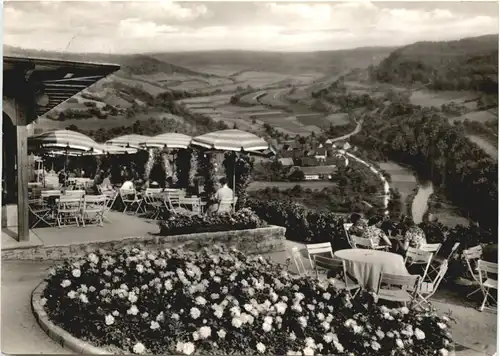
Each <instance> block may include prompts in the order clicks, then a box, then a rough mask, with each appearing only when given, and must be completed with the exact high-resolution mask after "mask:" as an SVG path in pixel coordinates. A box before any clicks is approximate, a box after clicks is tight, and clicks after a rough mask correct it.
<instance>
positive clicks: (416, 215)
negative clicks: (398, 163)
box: [411, 181, 434, 224]
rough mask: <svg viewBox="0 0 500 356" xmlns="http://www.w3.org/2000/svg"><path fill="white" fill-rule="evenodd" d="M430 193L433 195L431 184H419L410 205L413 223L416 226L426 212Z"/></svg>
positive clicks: (427, 182)
mask: <svg viewBox="0 0 500 356" xmlns="http://www.w3.org/2000/svg"><path fill="white" fill-rule="evenodd" d="M432 193H434V186H433V185H432V182H429V181H424V182H420V184H419V186H418V191H417V194H416V195H415V197H414V198H413V202H412V203H411V213H412V217H413V221H414V222H415V223H416V224H420V223H421V222H422V220H423V217H424V214H425V212H426V211H427V207H428V205H427V202H428V200H429V197H430V196H431V195H432Z"/></svg>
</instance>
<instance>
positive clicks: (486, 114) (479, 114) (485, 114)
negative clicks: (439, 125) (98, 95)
mask: <svg viewBox="0 0 500 356" xmlns="http://www.w3.org/2000/svg"><path fill="white" fill-rule="evenodd" d="M497 118H498V116H497V115H495V114H494V113H492V112H491V111H488V110H482V111H475V112H470V113H467V114H464V115H462V116H459V117H454V118H451V119H450V122H454V121H464V120H465V119H467V120H469V121H478V122H486V121H490V120H496V119H497Z"/></svg>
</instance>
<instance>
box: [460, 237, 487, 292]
mask: <svg viewBox="0 0 500 356" xmlns="http://www.w3.org/2000/svg"><path fill="white" fill-rule="evenodd" d="M463 256H464V259H465V262H466V263H467V268H468V269H469V273H470V275H471V277H472V278H473V280H474V281H475V282H477V283H480V282H479V269H478V266H477V263H478V261H479V260H480V259H481V257H482V256H483V247H482V246H481V245H477V246H474V247H471V248H468V249H466V250H464V251H463ZM480 290H481V287H479V288H477V289H475V290H473V291H472V292H470V293H469V294H467V298H470V296H471V295H473V294H476V293H477V292H479V291H480Z"/></svg>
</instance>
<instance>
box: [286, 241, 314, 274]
mask: <svg viewBox="0 0 500 356" xmlns="http://www.w3.org/2000/svg"><path fill="white" fill-rule="evenodd" d="M289 254H290V256H291V257H292V259H293V262H294V264H295V267H296V268H297V273H298V274H299V276H303V275H310V271H308V270H307V269H306V266H305V265H304V261H303V260H302V255H301V253H300V250H299V248H298V247H293V248H292V249H291V250H290V251H289Z"/></svg>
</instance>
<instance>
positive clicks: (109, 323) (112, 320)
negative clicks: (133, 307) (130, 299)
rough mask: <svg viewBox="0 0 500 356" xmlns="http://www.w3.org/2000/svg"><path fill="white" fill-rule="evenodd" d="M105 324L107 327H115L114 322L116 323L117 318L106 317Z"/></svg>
mask: <svg viewBox="0 0 500 356" xmlns="http://www.w3.org/2000/svg"><path fill="white" fill-rule="evenodd" d="M104 322H105V323H106V325H108V326H109V325H113V324H114V322H115V318H114V317H113V315H106V317H105V318H104Z"/></svg>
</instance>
